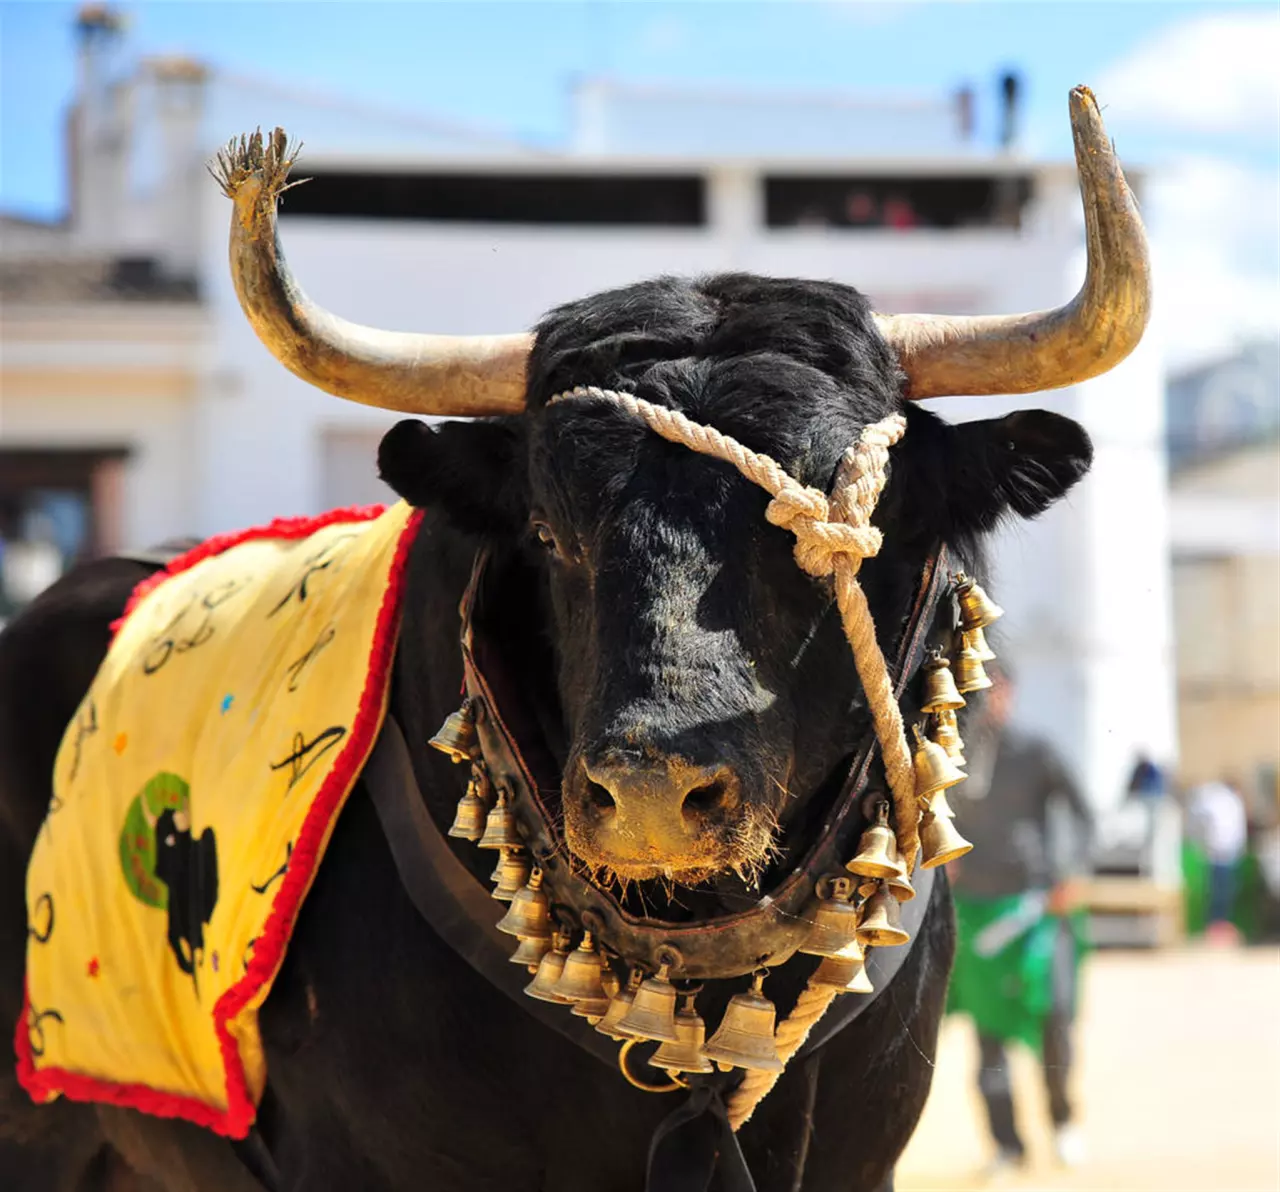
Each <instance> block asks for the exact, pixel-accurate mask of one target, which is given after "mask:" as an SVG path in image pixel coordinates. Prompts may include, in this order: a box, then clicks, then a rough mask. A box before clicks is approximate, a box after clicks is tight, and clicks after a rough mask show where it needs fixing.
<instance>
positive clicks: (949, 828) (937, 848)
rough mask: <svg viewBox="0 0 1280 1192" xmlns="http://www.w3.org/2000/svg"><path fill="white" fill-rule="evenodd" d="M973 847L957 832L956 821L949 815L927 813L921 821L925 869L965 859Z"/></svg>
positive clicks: (921, 849)
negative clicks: (957, 859) (959, 858)
mask: <svg viewBox="0 0 1280 1192" xmlns="http://www.w3.org/2000/svg"><path fill="white" fill-rule="evenodd" d="M971 848H973V845H971V844H970V843H969V842H968V841H967V840H966V839H965V838H964V837H963V836H961V835H960V833H959V832H958V831H956V825H955V821H954V820H953V819H952V818H951V816H949V815H936V814H935V813H934V812H933V811H926V812H925V813H924V818H923V819H922V820H921V821H920V857H921V859H920V864H921V866H922V867H923V868H925V869H933V868H935V867H937V866H938V865H945V864H946V863H947V862H948V861H954V860H955V859H956V858H957V857H963V856H964V855H965V853H967V852H968V851H969V850H970V849H971Z"/></svg>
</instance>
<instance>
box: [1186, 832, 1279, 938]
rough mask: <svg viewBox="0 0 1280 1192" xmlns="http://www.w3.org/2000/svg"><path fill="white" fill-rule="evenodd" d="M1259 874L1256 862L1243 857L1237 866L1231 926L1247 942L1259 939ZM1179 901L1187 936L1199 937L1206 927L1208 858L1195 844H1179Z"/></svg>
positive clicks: (1261, 888) (1188, 840)
mask: <svg viewBox="0 0 1280 1192" xmlns="http://www.w3.org/2000/svg"><path fill="white" fill-rule="evenodd" d="M1263 894H1264V891H1263V881H1262V871H1261V870H1260V869H1259V867H1258V858H1257V857H1255V856H1254V855H1253V853H1246V854H1245V855H1244V856H1243V857H1242V858H1241V859H1240V860H1239V861H1238V862H1237V863H1236V894H1235V899H1234V901H1233V902H1232V905H1231V922H1232V923H1234V924H1235V925H1236V927H1237V929H1238V930H1239V932H1240V934H1241V935H1242V936H1243V937H1244V938H1245V939H1246V940H1249V941H1250V942H1253V941H1256V940H1259V939H1261V938H1262V934H1263V933H1262V902H1263ZM1182 899H1183V912H1184V914H1185V916H1186V918H1185V923H1186V928H1187V935H1189V936H1196V935H1202V934H1203V933H1204V929H1205V928H1206V927H1207V926H1208V925H1209V858H1208V857H1207V856H1206V855H1205V852H1204V849H1203V848H1201V847H1200V845H1199V844H1198V843H1196V841H1194V840H1190V839H1184V840H1183V842H1182Z"/></svg>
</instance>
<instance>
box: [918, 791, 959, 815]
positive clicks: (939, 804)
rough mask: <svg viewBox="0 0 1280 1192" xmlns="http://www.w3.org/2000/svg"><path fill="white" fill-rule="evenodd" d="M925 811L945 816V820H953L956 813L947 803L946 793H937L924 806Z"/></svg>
mask: <svg viewBox="0 0 1280 1192" xmlns="http://www.w3.org/2000/svg"><path fill="white" fill-rule="evenodd" d="M925 810H926V811H931V812H933V814H934V815H945V816H946V817H947V819H955V818H956V813H955V812H954V811H952V810H951V804H950V803H948V802H947V792H946V791H939V792H938V793H937V794H936V795H934V796H933V798H931V799H930V800H929V802H928V803H927V804H926V805H925Z"/></svg>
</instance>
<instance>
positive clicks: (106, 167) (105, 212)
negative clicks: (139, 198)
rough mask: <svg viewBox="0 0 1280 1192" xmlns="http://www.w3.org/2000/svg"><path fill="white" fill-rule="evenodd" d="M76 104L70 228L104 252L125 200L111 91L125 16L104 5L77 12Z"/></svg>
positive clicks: (121, 143) (118, 129)
mask: <svg viewBox="0 0 1280 1192" xmlns="http://www.w3.org/2000/svg"><path fill="white" fill-rule="evenodd" d="M75 31H76V45H77V50H76V59H77V61H76V75H77V78H76V100H75V104H74V106H73V108H72V110H71V113H70V120H69V125H70V128H69V132H70V136H69V145H68V149H69V151H70V154H71V163H70V165H71V168H70V182H71V226H72V228H73V229H74V231H75V233H76V235H77V237H78V238H79V239H80V240H81V242H82V243H84V244H85V245H86V246H87V247H92V248H105V247H107V246H109V245H110V244H111V242H112V240H113V239H114V237H115V236H116V235H117V234H118V232H119V221H120V204H121V203H122V202H123V199H124V184H125V161H124V137H123V136H122V135H121V133H122V130H121V127H120V125H121V123H122V121H121V116H122V113H121V110H120V105H119V104H118V103H117V98H118V97H117V96H116V94H115V91H114V89H113V87H112V83H114V82H115V79H114V78H113V77H112V76H113V75H114V73H115V71H114V69H113V67H114V66H115V65H116V61H117V57H118V54H119V50H120V47H121V45H122V44H123V32H124V18H123V17H122V16H121V14H120V13H119V12H118V11H117V10H115V9H114V8H112V7H111V6H110V5H106V4H86V5H83V6H82V7H81V8H80V10H79V12H78V13H77V14H76V21H75Z"/></svg>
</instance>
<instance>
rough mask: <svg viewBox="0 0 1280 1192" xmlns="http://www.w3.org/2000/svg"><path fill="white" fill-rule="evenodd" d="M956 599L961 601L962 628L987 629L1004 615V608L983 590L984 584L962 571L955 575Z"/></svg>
mask: <svg viewBox="0 0 1280 1192" xmlns="http://www.w3.org/2000/svg"><path fill="white" fill-rule="evenodd" d="M955 584H956V599H957V600H958V601H959V602H960V628H961V629H964V630H973V629H985V628H986V627H987V626H988V625H990V624H991V623H992V622H993V621H998V620H999V619H1000V618H1001V617H1003V616H1004V609H1002V608H1001V607H1000V606H999V605H998V604H996V602H995V601H994V600H992V599H991V597H989V596H988V595H987V594H986V592H984V591H983V590H982V585H981V584H979V583H978V582H977V581H976V580H974V579H971V578H970V577H969V576H967V575H965V573H964V572H963V571H962V572H960V573H959V574H958V575H957V576H956V577H955Z"/></svg>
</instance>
